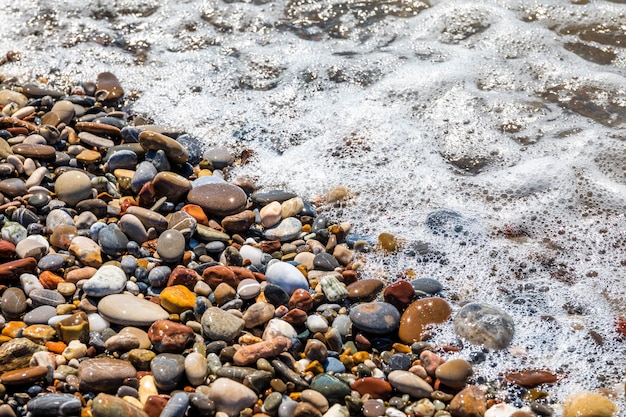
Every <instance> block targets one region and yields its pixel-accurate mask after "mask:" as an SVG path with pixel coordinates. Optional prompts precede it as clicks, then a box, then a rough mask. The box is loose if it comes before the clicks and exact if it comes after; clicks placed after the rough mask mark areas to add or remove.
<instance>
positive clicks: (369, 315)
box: [350, 302, 400, 334]
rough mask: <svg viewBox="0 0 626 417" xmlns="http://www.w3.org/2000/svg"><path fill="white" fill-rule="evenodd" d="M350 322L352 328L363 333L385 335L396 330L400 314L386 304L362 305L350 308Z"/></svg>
mask: <svg viewBox="0 0 626 417" xmlns="http://www.w3.org/2000/svg"><path fill="white" fill-rule="evenodd" d="M350 320H352V324H354V326H356V327H357V328H359V329H361V330H363V331H366V332H369V333H374V334H386V333H390V332H392V331H394V330H395V329H397V328H398V325H399V324H400V313H399V312H398V309H396V308H395V307H394V306H393V305H391V304H388V303H382V302H372V303H363V304H359V305H357V306H355V307H353V308H352V310H351V311H350Z"/></svg>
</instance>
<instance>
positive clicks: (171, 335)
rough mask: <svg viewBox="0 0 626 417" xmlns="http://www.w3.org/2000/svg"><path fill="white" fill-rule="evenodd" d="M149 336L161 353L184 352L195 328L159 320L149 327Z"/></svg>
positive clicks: (193, 337) (192, 337) (153, 345)
mask: <svg viewBox="0 0 626 417" xmlns="http://www.w3.org/2000/svg"><path fill="white" fill-rule="evenodd" d="M148 338H149V340H150V343H151V344H152V347H153V348H154V350H156V351H157V352H159V353H166V352H167V353H182V352H183V350H185V347H186V346H187V345H188V344H189V343H190V342H191V341H192V340H194V339H195V336H194V332H193V330H192V329H191V328H189V327H188V326H185V325H184V324H182V323H176V322H173V321H170V320H157V321H155V322H154V323H152V325H151V326H150V328H149V329H148ZM149 346H150V344H148V346H144V348H146V347H149ZM138 347H139V346H138Z"/></svg>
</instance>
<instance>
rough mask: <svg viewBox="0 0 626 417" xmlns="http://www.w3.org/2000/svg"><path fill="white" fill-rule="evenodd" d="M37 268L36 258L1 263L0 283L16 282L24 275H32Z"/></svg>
mask: <svg viewBox="0 0 626 417" xmlns="http://www.w3.org/2000/svg"><path fill="white" fill-rule="evenodd" d="M36 268H37V260H36V259H35V258H25V259H18V260H15V261H9V262H4V263H0V282H3V281H11V280H15V279H17V278H19V277H20V276H21V275H22V274H32V273H33V272H35V269H36Z"/></svg>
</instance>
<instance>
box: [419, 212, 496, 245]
mask: <svg viewBox="0 0 626 417" xmlns="http://www.w3.org/2000/svg"><path fill="white" fill-rule="evenodd" d="M426 226H427V227H428V228H429V229H430V230H431V232H432V233H433V234H434V235H440V236H443V237H447V238H454V239H460V241H461V243H463V244H465V243H467V242H468V241H469V243H476V242H477V241H478V240H479V239H481V238H483V237H484V236H485V232H486V231H485V230H484V228H483V227H482V226H481V225H480V224H479V223H478V222H477V221H476V220H475V219H470V218H466V217H464V216H463V215H461V214H460V213H458V212H456V211H453V210H436V211H433V212H432V213H429V214H428V216H427V217H426Z"/></svg>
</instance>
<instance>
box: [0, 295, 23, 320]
mask: <svg viewBox="0 0 626 417" xmlns="http://www.w3.org/2000/svg"><path fill="white" fill-rule="evenodd" d="M0 307H1V308H2V314H3V315H4V316H5V317H6V318H8V319H11V318H17V317H19V316H20V315H21V314H22V313H24V312H25V311H26V308H27V304H26V294H24V291H22V289H21V288H19V287H11V288H7V289H6V290H5V291H4V292H3V293H2V299H1V300H0Z"/></svg>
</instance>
